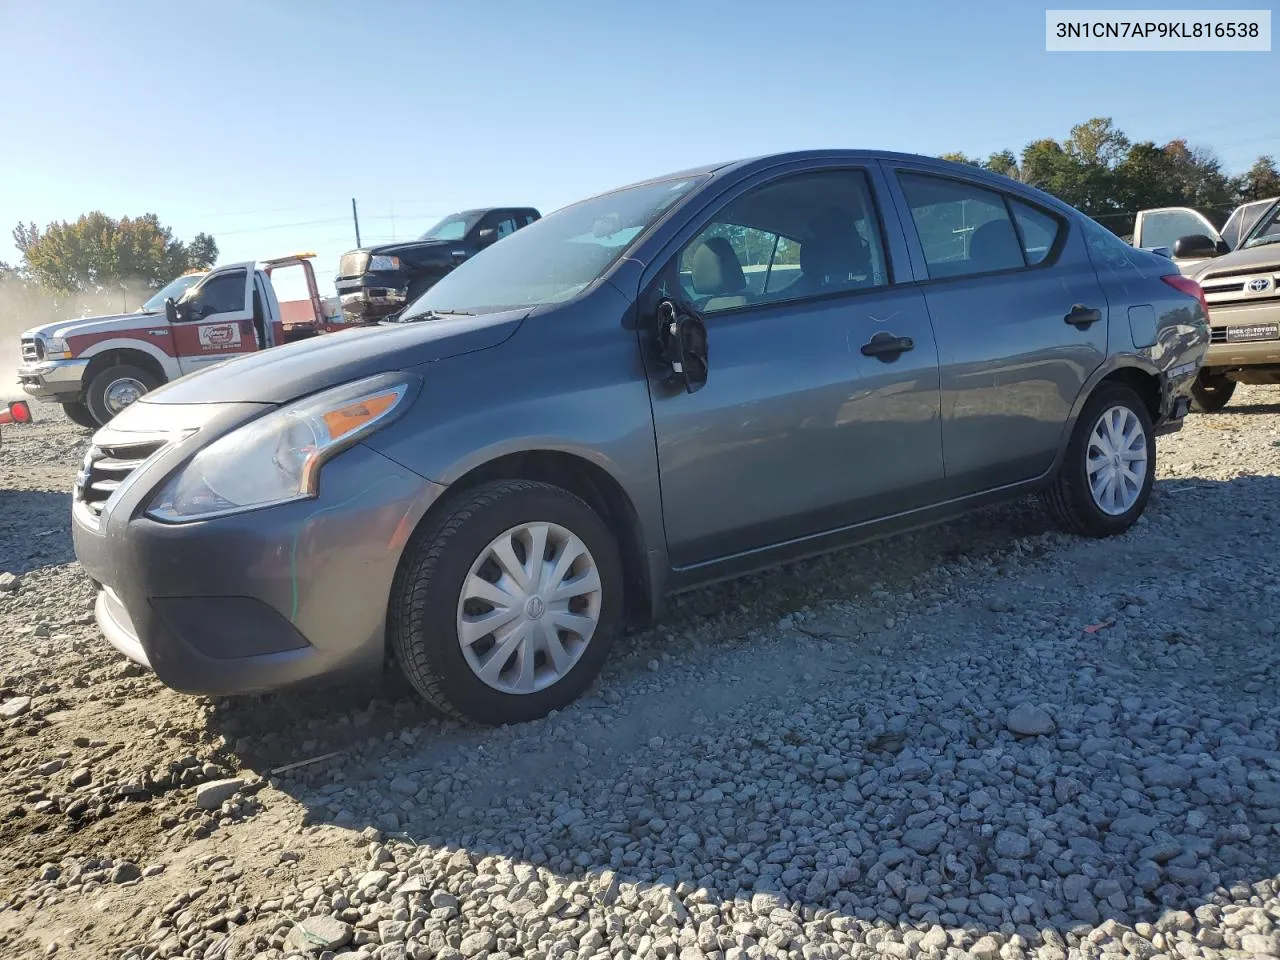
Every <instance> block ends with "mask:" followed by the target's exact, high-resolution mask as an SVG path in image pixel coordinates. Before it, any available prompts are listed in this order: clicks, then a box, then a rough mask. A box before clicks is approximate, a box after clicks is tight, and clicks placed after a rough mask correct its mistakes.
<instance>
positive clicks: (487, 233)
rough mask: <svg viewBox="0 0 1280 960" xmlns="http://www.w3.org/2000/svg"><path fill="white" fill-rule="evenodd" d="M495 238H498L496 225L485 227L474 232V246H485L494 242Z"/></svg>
mask: <svg viewBox="0 0 1280 960" xmlns="http://www.w3.org/2000/svg"><path fill="white" fill-rule="evenodd" d="M497 240H498V228H497V227H485V228H484V229H483V230H480V231H478V232H477V233H476V246H478V247H487V246H489V245H490V244H491V243H496V242H497Z"/></svg>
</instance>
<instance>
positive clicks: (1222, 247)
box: [1215, 240, 1231, 256]
mask: <svg viewBox="0 0 1280 960" xmlns="http://www.w3.org/2000/svg"><path fill="white" fill-rule="evenodd" d="M1215 249H1216V250H1217V251H1218V255H1219V256H1221V255H1222V254H1224V253H1230V252H1231V244H1229V243H1227V241H1225V240H1219V241H1218V242H1217V244H1216V246H1215Z"/></svg>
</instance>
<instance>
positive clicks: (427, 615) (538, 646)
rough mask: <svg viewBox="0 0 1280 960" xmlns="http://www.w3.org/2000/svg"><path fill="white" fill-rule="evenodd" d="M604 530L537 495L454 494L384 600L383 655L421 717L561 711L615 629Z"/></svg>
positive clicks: (591, 673)
mask: <svg viewBox="0 0 1280 960" xmlns="http://www.w3.org/2000/svg"><path fill="white" fill-rule="evenodd" d="M622 594H623V590H622V563H621V560H620V558H619V555H618V547H617V544H616V543H615V541H614V539H613V536H612V535H611V534H610V532H609V529H608V528H607V527H606V526H605V524H604V522H603V521H602V520H601V519H600V517H599V516H598V515H597V514H596V512H595V511H594V510H592V509H591V507H589V506H588V505H587V504H586V503H584V502H583V501H582V500H580V499H579V498H578V497H576V496H574V495H573V494H572V493H569V492H568V491H567V490H563V489H561V488H560V487H555V486H552V485H550V484H546V483H538V482H534V481H529V480H499V481H494V482H491V483H486V484H482V485H480V486H478V487H476V488H475V489H474V490H471V491H469V492H467V493H465V494H463V495H462V496H461V497H460V498H459V500H458V501H457V502H455V503H453V504H451V505H449V506H448V507H447V508H446V509H445V510H443V511H442V513H441V514H440V515H439V516H438V517H435V518H433V519H432V520H431V521H429V522H428V523H427V524H425V525H424V527H423V528H422V529H421V530H419V531H418V533H417V534H415V536H414V538H413V540H412V541H411V543H410V546H409V548H408V550H407V551H406V556H405V559H404V561H403V562H402V563H401V567H400V571H399V572H398V573H397V576H396V583H395V585H394V588H393V590H392V596H391V608H390V611H389V616H388V624H389V630H390V639H391V646H392V650H393V652H394V654H395V657H396V660H397V661H398V662H399V664H400V666H401V669H403V670H404V672H405V675H406V676H407V677H408V679H409V682H410V683H412V684H413V686H414V688H415V689H416V690H417V691H418V693H420V694H421V695H422V696H423V697H424V698H425V699H426V700H427V701H428V702H429V703H430V704H431V705H432V706H434V707H436V708H437V709H439V710H441V711H443V712H445V713H448V714H452V715H453V716H457V717H465V718H467V719H470V720H475V721H478V722H480V723H488V724H501V723H518V722H522V721H526V720H534V719H537V718H538V717H542V716H545V715H546V714H547V713H549V712H550V711H552V710H557V709H560V708H562V707H565V706H567V705H568V704H570V703H571V702H573V701H574V700H575V699H577V697H578V696H580V695H581V694H582V692H583V691H584V690H585V689H586V688H587V686H588V685H589V684H590V683H591V681H592V680H593V679H594V678H595V677H596V675H597V674H598V673H599V672H600V669H601V667H602V666H603V665H604V661H605V658H606V656H607V654H608V652H609V647H610V645H611V643H612V641H613V638H614V636H615V634H616V633H617V630H618V626H619V624H620V622H621V617H622Z"/></svg>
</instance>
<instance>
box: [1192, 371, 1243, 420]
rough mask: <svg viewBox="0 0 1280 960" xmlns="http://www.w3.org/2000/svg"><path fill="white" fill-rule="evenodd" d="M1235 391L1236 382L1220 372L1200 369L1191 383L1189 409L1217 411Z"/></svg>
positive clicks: (1228, 400) (1204, 411)
mask: <svg viewBox="0 0 1280 960" xmlns="http://www.w3.org/2000/svg"><path fill="white" fill-rule="evenodd" d="M1235 392H1236V382H1235V381H1234V380H1232V379H1230V378H1228V377H1225V376H1223V375H1222V374H1220V373H1209V372H1208V371H1207V370H1201V371H1200V373H1199V375H1198V376H1197V377H1196V380H1195V383H1193V384H1192V385H1191V409H1192V411H1193V412H1194V413H1217V412H1218V411H1219V410H1221V409H1222V408H1223V407H1225V406H1226V405H1227V403H1228V402H1230V400H1231V395H1232V394H1233V393H1235Z"/></svg>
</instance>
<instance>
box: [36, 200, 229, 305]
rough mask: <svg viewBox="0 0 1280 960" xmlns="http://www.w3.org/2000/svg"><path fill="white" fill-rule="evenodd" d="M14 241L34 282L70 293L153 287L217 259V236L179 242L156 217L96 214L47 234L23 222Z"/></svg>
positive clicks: (58, 225)
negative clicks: (128, 286) (124, 286)
mask: <svg viewBox="0 0 1280 960" xmlns="http://www.w3.org/2000/svg"><path fill="white" fill-rule="evenodd" d="M13 242H14V246H16V247H17V248H18V250H20V251H21V252H22V261H23V262H22V266H23V269H24V270H25V271H26V273H27V274H29V275H30V277H31V278H32V279H33V280H35V281H36V282H37V283H39V284H42V285H43V286H46V287H49V288H50V289H52V290H58V291H62V292H66V293H72V292H86V291H93V290H102V289H106V288H114V287H118V286H120V285H121V284H124V283H138V282H141V283H143V284H145V285H146V286H147V287H151V288H155V287H159V286H162V285H163V284H165V283H168V282H169V281H170V280H172V279H173V278H174V277H176V276H178V275H179V274H181V273H184V272H185V271H187V270H193V269H204V268H207V267H210V266H212V265H213V263H214V262H215V261H216V260H217V257H218V245H217V244H216V243H215V242H214V239H213V237H211V236H209V235H208V234H205V233H198V234H196V236H195V238H194V239H193V240H192V241H191V243H190V244H187V243H184V242H182V241H181V240H176V239H174V236H173V231H172V230H171V229H170V228H169V227H166V226H163V225H162V224H161V223H160V220H159V218H158V217H157V216H156V215H155V214H154V213H147V214H143V215H142V216H140V217H136V218H129V217H124V218H122V219H120V220H117V219H115V218H113V217H108V216H107V215H106V214H104V213H102V212H101V211H97V210H95V211H94V212H93V213H88V214H84V215H83V216H81V217H80V218H79V219H78V220H76V221H75V222H73V223H68V222H66V221H63V222H60V223H51V224H49V225H48V226H47V227H45V228H44V230H41V229H39V228H38V227H37V226H36V225H35V224H34V223H28V224H21V223H20V224H18V225H17V227H15V228H14V231H13Z"/></svg>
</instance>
